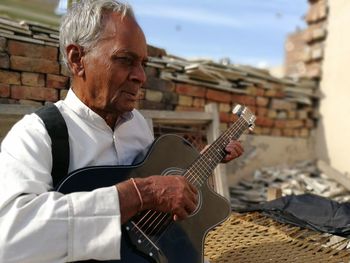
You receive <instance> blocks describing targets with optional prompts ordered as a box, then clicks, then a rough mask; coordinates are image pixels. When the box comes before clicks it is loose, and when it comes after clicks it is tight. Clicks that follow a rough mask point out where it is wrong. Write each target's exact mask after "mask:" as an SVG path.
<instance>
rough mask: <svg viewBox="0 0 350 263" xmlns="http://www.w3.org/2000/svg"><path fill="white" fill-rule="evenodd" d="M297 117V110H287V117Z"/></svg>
mask: <svg viewBox="0 0 350 263" xmlns="http://www.w3.org/2000/svg"><path fill="white" fill-rule="evenodd" d="M296 117H297V112H296V111H295V110H290V111H288V119H295V118H296Z"/></svg>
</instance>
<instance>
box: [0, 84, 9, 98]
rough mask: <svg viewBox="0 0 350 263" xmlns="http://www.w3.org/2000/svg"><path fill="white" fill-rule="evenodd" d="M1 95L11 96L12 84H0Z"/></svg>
mask: <svg viewBox="0 0 350 263" xmlns="http://www.w3.org/2000/svg"><path fill="white" fill-rule="evenodd" d="M0 97H1V98H9V97H10V85H8V84H0Z"/></svg>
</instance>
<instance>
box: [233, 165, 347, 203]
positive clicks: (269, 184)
mask: <svg viewBox="0 0 350 263" xmlns="http://www.w3.org/2000/svg"><path fill="white" fill-rule="evenodd" d="M344 177H345V178H346V175H344ZM269 188H277V189H281V192H282V196H286V195H292V194H294V195H299V194H304V193H312V194H316V195H320V196H323V197H326V198H330V199H332V200H334V201H337V202H349V201H350V191H349V190H347V189H346V188H345V187H344V186H343V185H341V184H340V183H338V182H337V181H335V180H334V179H333V178H331V177H330V176H328V175H327V174H326V173H324V172H322V171H321V170H320V169H319V168H318V166H317V161H311V160H308V161H302V162H298V163H296V164H294V165H292V166H287V165H284V166H276V167H264V168H261V169H258V170H256V171H255V172H254V175H253V179H251V180H241V181H240V182H239V183H238V184H237V185H236V186H234V187H231V188H230V196H231V207H232V209H233V210H240V209H244V208H248V207H249V206H251V205H253V204H259V203H263V202H266V201H267V192H268V189H269Z"/></svg>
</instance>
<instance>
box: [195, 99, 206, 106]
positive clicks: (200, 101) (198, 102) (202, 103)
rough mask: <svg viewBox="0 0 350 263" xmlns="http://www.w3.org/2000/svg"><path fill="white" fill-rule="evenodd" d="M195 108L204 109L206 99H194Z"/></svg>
mask: <svg viewBox="0 0 350 263" xmlns="http://www.w3.org/2000/svg"><path fill="white" fill-rule="evenodd" d="M193 106H194V107H196V108H204V106H205V99H203V98H193Z"/></svg>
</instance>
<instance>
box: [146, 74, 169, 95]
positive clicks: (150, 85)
mask: <svg viewBox="0 0 350 263" xmlns="http://www.w3.org/2000/svg"><path fill="white" fill-rule="evenodd" d="M143 87H144V88H145V89H153V90H160V91H168V92H173V91H174V90H175V83H173V82H171V81H169V80H164V79H159V78H155V77H149V78H147V81H146V82H145V83H144V84H143Z"/></svg>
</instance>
